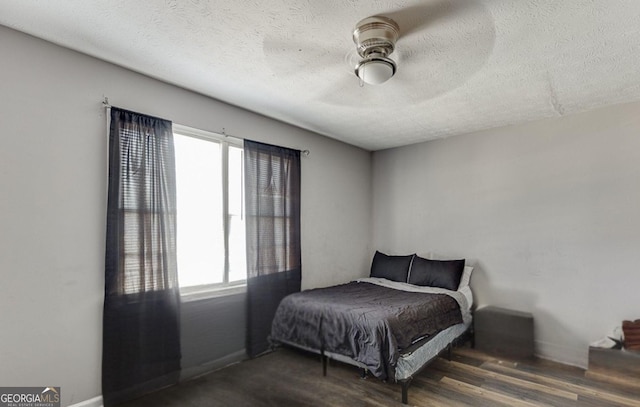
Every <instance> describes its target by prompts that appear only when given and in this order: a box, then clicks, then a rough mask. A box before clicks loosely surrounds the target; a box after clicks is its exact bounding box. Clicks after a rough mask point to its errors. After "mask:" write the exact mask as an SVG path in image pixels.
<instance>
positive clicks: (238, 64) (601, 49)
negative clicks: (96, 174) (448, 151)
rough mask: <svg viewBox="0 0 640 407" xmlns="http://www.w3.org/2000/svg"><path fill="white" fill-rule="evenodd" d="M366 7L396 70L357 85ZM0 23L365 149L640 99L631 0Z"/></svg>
mask: <svg viewBox="0 0 640 407" xmlns="http://www.w3.org/2000/svg"><path fill="white" fill-rule="evenodd" d="M376 14H381V15H386V16H389V17H391V18H393V19H395V20H396V21H397V22H398V24H399V25H400V30H401V37H400V39H399V40H398V43H397V44H396V51H395V52H394V53H393V54H392V56H391V57H392V58H393V59H395V60H396V62H397V63H398V73H397V74H396V76H394V77H393V78H392V79H391V80H389V81H388V82H387V83H385V84H383V85H379V86H369V85H367V86H364V87H360V86H359V83H358V82H359V81H358V79H357V78H356V76H355V75H354V74H353V65H355V62H356V61H357V59H356V57H357V54H356V53H355V46H354V44H353V41H352V39H351V34H352V32H353V29H354V27H355V24H356V23H357V22H358V21H359V20H361V19H362V18H365V17H368V16H371V15H376ZM0 24H3V25H6V26H8V27H11V28H14V29H17V30H20V31H24V32H26V33H29V34H31V35H34V36H36V37H40V38H44V39H46V40H49V41H51V42H54V43H57V44H60V45H63V46H65V47H68V48H71V49H74V50H78V51H80V52H84V53H86V54H89V55H93V56H96V57H98V58H101V59H104V60H106V61H110V62H113V63H115V64H118V65H121V66H124V67H127V68H130V69H132V70H134V71H137V72H141V73H144V74H147V75H150V76H152V77H155V78H159V79H162V80H164V81H167V82H170V83H173V84H176V85H179V86H182V87H184V88H187V89H191V90H194V91H197V92H199V93H202V94H205V95H209V96H211V97H214V98H217V99H220V100H223V101H225V102H228V103H231V104H234V105H237V106H241V107H244V108H246V109H249V110H252V111H255V112H259V113H262V114H264V115H266V116H270V117H273V118H276V119H279V120H282V121H284V122H287V123H291V124H294V125H297V126H300V127H303V128H306V129H309V130H312V131H315V132H317V133H320V134H324V135H327V136H329V137H333V138H336V139H339V140H343V141H345V142H347V143H350V144H354V145H357V146H360V147H363V148H365V149H368V150H378V149H383V148H388V147H394V146H401V145H407V144H411V143H416V142H420V141H425V140H430V139H434V138H440V137H448V136H452V135H457V134H463V133H469V132H472V131H476V130H481V129H487V128H491V127H498V126H504V125H508V124H515V123H520V122H524V121H528V120H535V119H540V118H547V117H554V116H561V115H566V114H571V113H575V112H581V111H586V110H589V109H593V108H597V107H601V106H605V105H610V104H615V103H621V102H630V101H635V100H640V1H637V0H615V1H612V0H582V1H577V0H527V1H525V0H475V1H474V0H429V1H416V0H414V1H410V0H397V1H391V0H387V1H381V0H351V1H346V0H302V1H293V0H268V1H257V0H254V1H243V0H189V1H187V0H164V1H160V0H135V1H131V0H102V1H98V0H47V1H39V0H15V1H6V0H3V1H0ZM221 127H226V128H227V129H230V127H231V126H229V125H228V124H227V125H225V123H221ZM231 130H232V129H231Z"/></svg>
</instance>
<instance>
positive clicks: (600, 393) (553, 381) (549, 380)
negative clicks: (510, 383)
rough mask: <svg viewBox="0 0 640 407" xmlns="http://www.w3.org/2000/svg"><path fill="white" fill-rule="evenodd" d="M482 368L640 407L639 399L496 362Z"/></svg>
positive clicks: (604, 400)
mask: <svg viewBox="0 0 640 407" xmlns="http://www.w3.org/2000/svg"><path fill="white" fill-rule="evenodd" d="M482 366H483V367H486V368H487V369H491V370H494V371H498V372H502V373H504V374H506V375H518V376H525V377H528V378H529V379H530V380H532V381H535V382H537V383H544V384H547V385H550V386H554V387H556V388H558V389H564V390H567V391H570V392H574V393H576V394H578V396H580V395H585V396H589V397H593V398H596V399H599V400H602V401H603V402H613V403H617V404H620V405H624V406H630V407H639V406H640V401H639V399H631V398H628V397H625V396H620V395H618V394H615V393H611V392H608V391H604V390H601V389H598V388H594V387H592V386H587V385H583V384H574V383H571V382H568V381H564V380H560V379H557V378H554V377H549V376H544V375H540V374H533V373H529V372H524V371H521V370H520V371H518V370H516V369H514V368H512V367H507V366H504V365H500V364H497V363H494V362H486V363H485V364H483V365H482Z"/></svg>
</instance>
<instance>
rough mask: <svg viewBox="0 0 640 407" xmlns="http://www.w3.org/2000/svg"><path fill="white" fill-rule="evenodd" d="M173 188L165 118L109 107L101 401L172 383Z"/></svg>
mask: <svg viewBox="0 0 640 407" xmlns="http://www.w3.org/2000/svg"><path fill="white" fill-rule="evenodd" d="M175 236H176V186H175V157H174V149H173V132H172V128H171V122H170V121H167V120H163V119H158V118H154V117H149V116H144V115H141V114H137V113H133V112H129V111H126V110H121V109H117V108H111V126H110V132H109V180H108V204H107V239H106V256H105V298H104V317H103V353H102V394H103V398H104V404H105V406H111V405H115V404H118V403H120V402H123V401H126V400H129V399H132V398H135V397H138V396H140V395H142V394H144V393H148V392H150V391H152V390H155V389H157V388H160V387H164V386H166V385H169V384H173V383H175V382H177V379H178V375H179V371H180V335H179V320H178V318H179V304H180V297H179V290H178V282H177V281H178V280H177V271H176V240H175Z"/></svg>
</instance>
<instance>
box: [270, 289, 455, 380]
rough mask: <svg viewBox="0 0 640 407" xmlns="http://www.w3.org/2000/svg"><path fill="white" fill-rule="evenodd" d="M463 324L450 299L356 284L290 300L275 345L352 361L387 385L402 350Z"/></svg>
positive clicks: (283, 306) (276, 326) (280, 314)
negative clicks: (386, 382) (384, 381)
mask: <svg viewBox="0 0 640 407" xmlns="http://www.w3.org/2000/svg"><path fill="white" fill-rule="evenodd" d="M461 322H462V316H461V312H460V306H459V305H458V303H457V301H456V300H454V299H453V298H451V297H450V296H448V295H445V294H429V293H418V292H407V291H400V290H396V289H393V288H388V287H382V286H379V285H375V284H370V283H366V282H351V283H348V284H343V285H338V286H333V287H327V288H318V289H314V290H306V291H303V292H300V293H295V294H291V295H289V296H287V297H285V298H284V299H283V300H282V302H281V303H280V305H279V307H278V310H277V312H276V315H275V318H274V320H273V325H272V329H271V336H270V340H271V341H272V343H274V344H278V343H286V344H291V345H297V346H302V347H305V348H310V349H315V350H322V349H323V350H324V351H327V352H333V353H338V354H341V355H344V356H348V357H350V358H352V359H353V360H355V361H357V362H359V363H361V364H362V365H364V366H366V367H367V369H368V370H369V371H370V372H371V373H372V374H373V375H375V376H376V377H379V378H380V379H383V380H385V379H387V378H393V377H394V373H395V365H396V361H397V360H398V357H399V355H400V353H401V351H402V350H403V349H405V348H407V347H409V346H410V345H411V344H412V343H413V342H414V341H416V340H418V339H420V338H423V337H425V336H431V335H434V334H436V333H437V332H439V331H441V330H443V329H446V328H448V327H450V326H452V325H455V324H458V323H461Z"/></svg>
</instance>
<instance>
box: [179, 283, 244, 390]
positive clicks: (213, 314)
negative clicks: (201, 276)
mask: <svg viewBox="0 0 640 407" xmlns="http://www.w3.org/2000/svg"><path fill="white" fill-rule="evenodd" d="M246 301H247V296H246V293H241V294H234V295H225V296H219V297H214V298H206V299H199V300H187V301H183V302H182V306H181V308H180V317H181V318H180V341H181V345H182V360H181V364H182V372H181V375H180V377H181V380H186V379H189V378H191V377H194V376H198V375H200V374H202V373H206V372H209V371H211V370H214V369H218V368H221V367H224V366H226V365H228V364H230V363H233V362H237V361H240V360H243V359H246V353H245V337H246V335H245V333H246V312H247V308H246Z"/></svg>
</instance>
